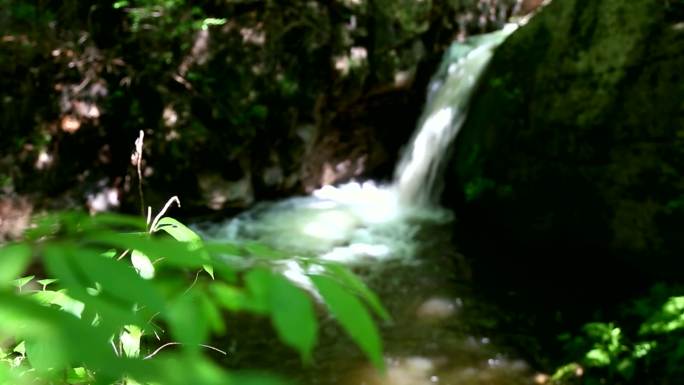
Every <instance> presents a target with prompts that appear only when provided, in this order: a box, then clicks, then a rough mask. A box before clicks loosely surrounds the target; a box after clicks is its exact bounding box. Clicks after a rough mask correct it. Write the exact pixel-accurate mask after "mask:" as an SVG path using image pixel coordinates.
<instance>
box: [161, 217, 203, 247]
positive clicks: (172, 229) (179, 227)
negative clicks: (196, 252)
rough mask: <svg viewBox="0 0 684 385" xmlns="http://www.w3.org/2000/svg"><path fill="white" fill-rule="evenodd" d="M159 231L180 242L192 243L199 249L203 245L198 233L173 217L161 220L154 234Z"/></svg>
mask: <svg viewBox="0 0 684 385" xmlns="http://www.w3.org/2000/svg"><path fill="white" fill-rule="evenodd" d="M159 230H162V231H165V232H167V233H168V234H169V235H170V236H172V237H173V238H175V239H176V240H177V241H180V242H190V243H193V244H196V245H197V246H198V247H199V246H201V244H202V238H200V236H199V235H197V233H196V232H194V231H192V230H190V228H188V227H187V226H185V225H184V224H182V223H180V222H179V221H177V220H176V219H173V218H171V217H164V218H162V219H160V220H159V222H158V223H157V226H156V227H155V228H154V232H157V231H159Z"/></svg>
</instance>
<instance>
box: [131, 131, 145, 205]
mask: <svg viewBox="0 0 684 385" xmlns="http://www.w3.org/2000/svg"><path fill="white" fill-rule="evenodd" d="M144 138H145V132H144V131H143V130H140V136H139V137H138V139H136V140H135V152H134V153H133V156H134V158H135V164H136V166H137V169H138V195H139V196H140V213H141V214H142V215H143V216H145V197H144V195H143V188H142V184H143V179H142V169H141V164H142V156H143V141H144Z"/></svg>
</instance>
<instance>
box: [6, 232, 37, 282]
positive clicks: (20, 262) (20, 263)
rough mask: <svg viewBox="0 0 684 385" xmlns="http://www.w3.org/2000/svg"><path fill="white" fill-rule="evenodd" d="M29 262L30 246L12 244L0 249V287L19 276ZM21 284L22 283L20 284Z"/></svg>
mask: <svg viewBox="0 0 684 385" xmlns="http://www.w3.org/2000/svg"><path fill="white" fill-rule="evenodd" d="M30 262H31V248H30V247H28V246H27V245H24V244H21V243H19V244H14V245H9V246H5V247H3V248H1V249H0V287H7V286H9V285H10V283H11V282H12V281H13V280H14V279H16V278H17V277H19V276H20V275H21V274H22V273H23V272H24V271H26V268H27V267H28V265H29V263H30ZM22 286H23V285H22Z"/></svg>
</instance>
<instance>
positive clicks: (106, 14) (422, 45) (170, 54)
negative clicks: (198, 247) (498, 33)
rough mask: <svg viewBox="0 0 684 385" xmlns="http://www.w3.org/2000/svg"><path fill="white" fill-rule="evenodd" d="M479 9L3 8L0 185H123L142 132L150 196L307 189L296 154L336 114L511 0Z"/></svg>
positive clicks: (328, 5)
mask: <svg viewBox="0 0 684 385" xmlns="http://www.w3.org/2000/svg"><path fill="white" fill-rule="evenodd" d="M485 3H486V4H487V5H486V6H483V4H484V3H483V2H482V1H476V0H448V1H447V0H426V1H420V2H417V1H408V0H402V1H401V2H399V3H397V2H393V1H387V0H359V1H356V0H354V1H352V0H333V1H306V0H297V1H273V0H257V1H251V0H250V1H248V0H244V1H243V0H203V1H193V2H190V1H185V0H115V1H112V0H91V1H77V0H65V1H60V2H52V1H34V2H26V1H21V0H0V8H2V9H3V12H2V14H0V35H1V36H0V55H2V57H3V58H6V60H3V61H2V63H0V89H1V90H2V91H1V95H0V99H1V100H0V131H2V132H3V135H2V136H1V137H0V153H2V154H3V156H2V157H0V166H2V167H1V169H2V170H3V171H2V175H0V178H2V181H3V182H2V183H3V185H4V186H8V189H9V188H10V187H11V189H13V190H15V191H18V192H20V193H26V192H29V191H31V192H35V191H44V192H49V193H50V194H49V195H51V196H55V195H59V194H61V193H63V192H65V191H67V190H69V189H77V190H78V191H76V196H77V199H80V198H82V196H83V195H86V194H87V193H88V192H89V191H88V190H89V189H90V190H92V189H96V188H100V186H101V185H103V184H104V185H107V186H108V187H114V188H117V189H120V190H127V189H128V188H129V187H130V186H129V184H127V183H126V178H127V177H129V175H127V174H126V172H125V170H126V169H127V168H126V164H127V163H128V161H129V155H130V144H129V143H130V141H131V140H132V138H135V137H137V133H138V131H139V130H144V131H145V133H146V137H147V138H148V139H150V140H149V141H148V143H149V144H150V145H149V146H148V148H147V149H146V151H147V152H149V154H147V155H150V156H148V157H147V158H148V159H155V160H158V162H157V163H155V164H154V165H153V164H147V165H146V169H147V174H148V179H147V180H148V184H149V185H150V186H153V187H154V188H155V189H156V190H158V191H161V192H160V193H159V198H158V199H160V200H162V199H163V197H164V196H165V195H166V194H165V193H163V191H164V190H166V191H169V190H173V191H177V190H176V189H172V188H171V187H172V186H182V188H183V189H185V191H177V192H179V193H182V195H183V196H184V197H186V199H184V201H185V202H186V203H187V204H188V205H192V204H193V203H194V202H195V200H197V201H199V200H201V199H203V197H202V191H201V190H202V187H201V186H200V185H201V183H200V179H201V178H202V176H203V174H208V173H216V174H218V175H219V176H220V177H221V178H222V179H223V180H225V181H228V182H235V181H238V180H247V182H248V183H249V184H250V185H251V186H253V190H255V191H256V193H257V194H258V193H260V192H261V191H274V190H275V191H292V190H297V189H298V188H299V189H301V186H299V185H298V183H301V180H300V179H301V175H300V174H301V169H302V167H303V162H304V155H305V154H306V152H307V151H309V150H310V149H311V148H312V146H313V143H315V142H316V141H317V140H319V139H320V138H321V137H322V136H325V135H326V133H327V132H329V131H331V130H335V129H336V128H335V126H336V125H337V124H336V123H335V119H336V118H337V117H338V116H345V115H351V114H357V115H358V112H356V111H358V110H359V109H365V108H375V107H374V106H375V104H377V102H374V101H373V99H370V97H377V95H382V94H387V93H391V92H394V91H395V90H396V89H398V88H399V89H402V87H403V89H404V90H405V89H406V87H408V86H410V85H411V83H410V82H408V83H402V84H400V85H397V84H395V81H396V79H397V78H402V79H403V78H406V79H409V80H410V79H412V77H413V76H414V75H415V74H416V72H417V71H418V70H419V67H420V66H421V65H423V64H425V63H426V62H429V61H430V60H434V59H435V58H439V57H440V56H441V53H442V50H443V49H444V48H445V47H446V46H447V45H448V44H449V43H450V42H451V41H452V40H453V39H454V38H456V37H457V36H459V34H465V33H467V32H478V31H481V30H487V29H491V28H495V27H496V26H498V25H499V24H501V23H502V22H503V21H504V20H505V18H506V16H507V15H509V14H510V13H511V12H512V11H513V8H514V6H515V4H516V3H518V1H516V0H490V1H487V2H485ZM425 78H426V79H427V77H425ZM420 87H421V89H420V91H419V92H420V94H421V95H422V94H423V89H422V87H423V86H420ZM383 102H384V103H386V101H383ZM416 110H418V109H417V108H416ZM416 114H417V112H416ZM386 124H387V123H386ZM406 126H407V128H408V130H410V129H411V128H412V127H411V126H412V123H411V122H407V123H406ZM309 127H313V129H309ZM409 133H410V131H408V132H406V134H405V135H406V136H407V137H408V135H409ZM392 134H393V135H396V128H395V130H393V131H392ZM391 152H392V153H394V152H396V149H392V150H391ZM5 166H6V167H5ZM265 170H270V171H269V172H266V171H265ZM273 170H275V171H273ZM262 175H271V177H270V178H266V177H262ZM6 180H11V182H7V181H6ZM179 181H180V182H181V183H178V182H179ZM79 189H80V190H79ZM209 190H210V189H209ZM79 194H80V195H81V197H79V196H78V195H79ZM154 198H155V197H154V194H150V199H154ZM238 200H239V199H238ZM244 200H245V199H243V201H244ZM124 204H125V202H124ZM231 204H232V203H231Z"/></svg>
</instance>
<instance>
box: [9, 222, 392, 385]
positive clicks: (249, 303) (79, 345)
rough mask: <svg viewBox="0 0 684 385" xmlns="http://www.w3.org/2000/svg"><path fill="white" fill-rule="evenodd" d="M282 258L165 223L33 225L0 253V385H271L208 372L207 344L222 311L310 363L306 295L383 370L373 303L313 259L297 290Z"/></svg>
mask: <svg viewBox="0 0 684 385" xmlns="http://www.w3.org/2000/svg"><path fill="white" fill-rule="evenodd" d="M285 256H286V254H284V253H282V252H279V251H276V250H272V249H270V248H268V247H266V246H263V245H257V244H228V243H207V242H204V241H203V240H202V239H201V238H200V237H199V236H198V235H197V234H196V233H195V232H193V231H192V230H191V229H189V228H188V227H186V226H185V225H183V224H182V223H180V222H179V221H177V220H175V219H173V218H170V217H164V218H161V219H159V220H156V221H155V222H153V223H152V224H150V225H149V228H148V225H146V224H145V223H144V221H142V220H139V219H138V218H133V217H127V216H121V215H113V214H103V215H98V216H94V217H93V216H88V215H86V214H82V213H74V212H70V213H62V214H55V215H49V216H46V217H43V218H42V219H40V220H38V221H37V222H36V224H35V226H34V227H33V228H32V229H31V230H30V231H29V232H28V233H27V239H26V240H25V241H23V242H19V243H13V244H8V245H5V246H4V247H2V248H0V384H5V383H7V384H10V383H11V384H22V383H34V382H35V381H38V383H43V382H45V383H58V384H65V383H68V384H80V383H96V384H111V383H123V384H128V385H132V384H143V383H155V384H179V385H180V384H188V383H193V384H232V383H236V384H237V383H240V384H244V383H248V384H249V383H254V384H276V383H279V382H278V380H276V379H274V378H271V377H267V376H263V375H258V376H251V377H244V376H236V375H235V374H234V373H230V372H228V371H227V370H225V369H223V368H221V367H219V366H217V365H216V364H214V363H213V362H212V361H211V359H210V357H209V353H211V354H213V353H215V352H222V350H221V347H220V346H219V347H214V346H210V345H208V344H209V343H210V341H211V337H212V336H217V335H221V334H223V333H225V332H226V329H227V324H226V318H227V317H228V316H229V314H231V313H235V312H247V313H253V314H256V315H261V316H265V317H268V318H270V319H271V321H272V324H273V327H274V329H275V331H276V332H277V334H278V336H279V338H280V340H281V341H282V342H283V343H284V344H286V345H288V346H290V347H292V348H293V349H295V350H296V351H298V352H299V353H300V355H301V357H302V360H303V361H304V362H305V363H308V362H310V361H311V359H312V356H313V350H314V347H315V345H316V342H317V339H318V320H317V314H316V306H317V302H316V301H315V300H314V296H312V295H311V293H310V291H313V292H316V293H318V296H319V297H320V298H321V299H322V302H323V303H324V304H325V306H326V307H327V308H328V309H329V311H330V313H331V314H332V315H333V316H334V317H336V318H337V320H338V321H339V323H340V324H341V326H342V328H343V329H345V330H346V331H347V333H348V334H349V335H350V336H351V338H352V339H353V340H354V341H355V342H356V343H357V344H358V345H359V347H360V348H361V349H362V350H363V351H364V352H365V353H366V354H367V356H368V357H369V358H370V359H371V361H372V362H373V363H374V364H375V365H376V366H377V367H382V365H383V362H382V356H381V351H382V344H381V340H380V337H379V333H378V330H377V327H376V325H375V322H374V321H373V316H372V315H371V312H375V313H376V315H377V316H379V317H381V318H383V319H388V318H389V317H388V315H387V312H386V311H385V310H384V309H383V307H382V305H381V304H380V302H379V301H378V299H377V298H376V296H375V295H374V294H373V293H372V292H371V291H370V290H368V288H367V287H366V286H365V285H364V284H363V282H361V281H360V280H359V279H358V278H357V277H356V276H355V275H353V274H352V273H351V272H350V271H349V270H347V269H346V268H344V267H343V266H339V265H334V264H329V263H319V262H318V261H316V260H312V259H302V260H299V261H295V262H294V263H297V264H299V265H300V266H301V267H302V268H303V269H304V270H303V271H305V272H306V277H307V279H308V280H309V284H310V285H311V288H310V290H305V289H304V288H303V286H302V284H300V283H295V282H293V281H291V280H290V279H289V278H287V276H286V275H285V274H284V272H283V271H282V269H280V268H279V267H280V266H282V265H283V263H282V262H283V258H284V257H285ZM290 261H291V260H290ZM26 271H31V272H32V273H34V272H35V273H34V274H32V275H29V276H25V273H26ZM171 346H173V348H170V347H171ZM222 353H224V352H222ZM224 354H225V353H224ZM179 363H182V365H180V364H179Z"/></svg>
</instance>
